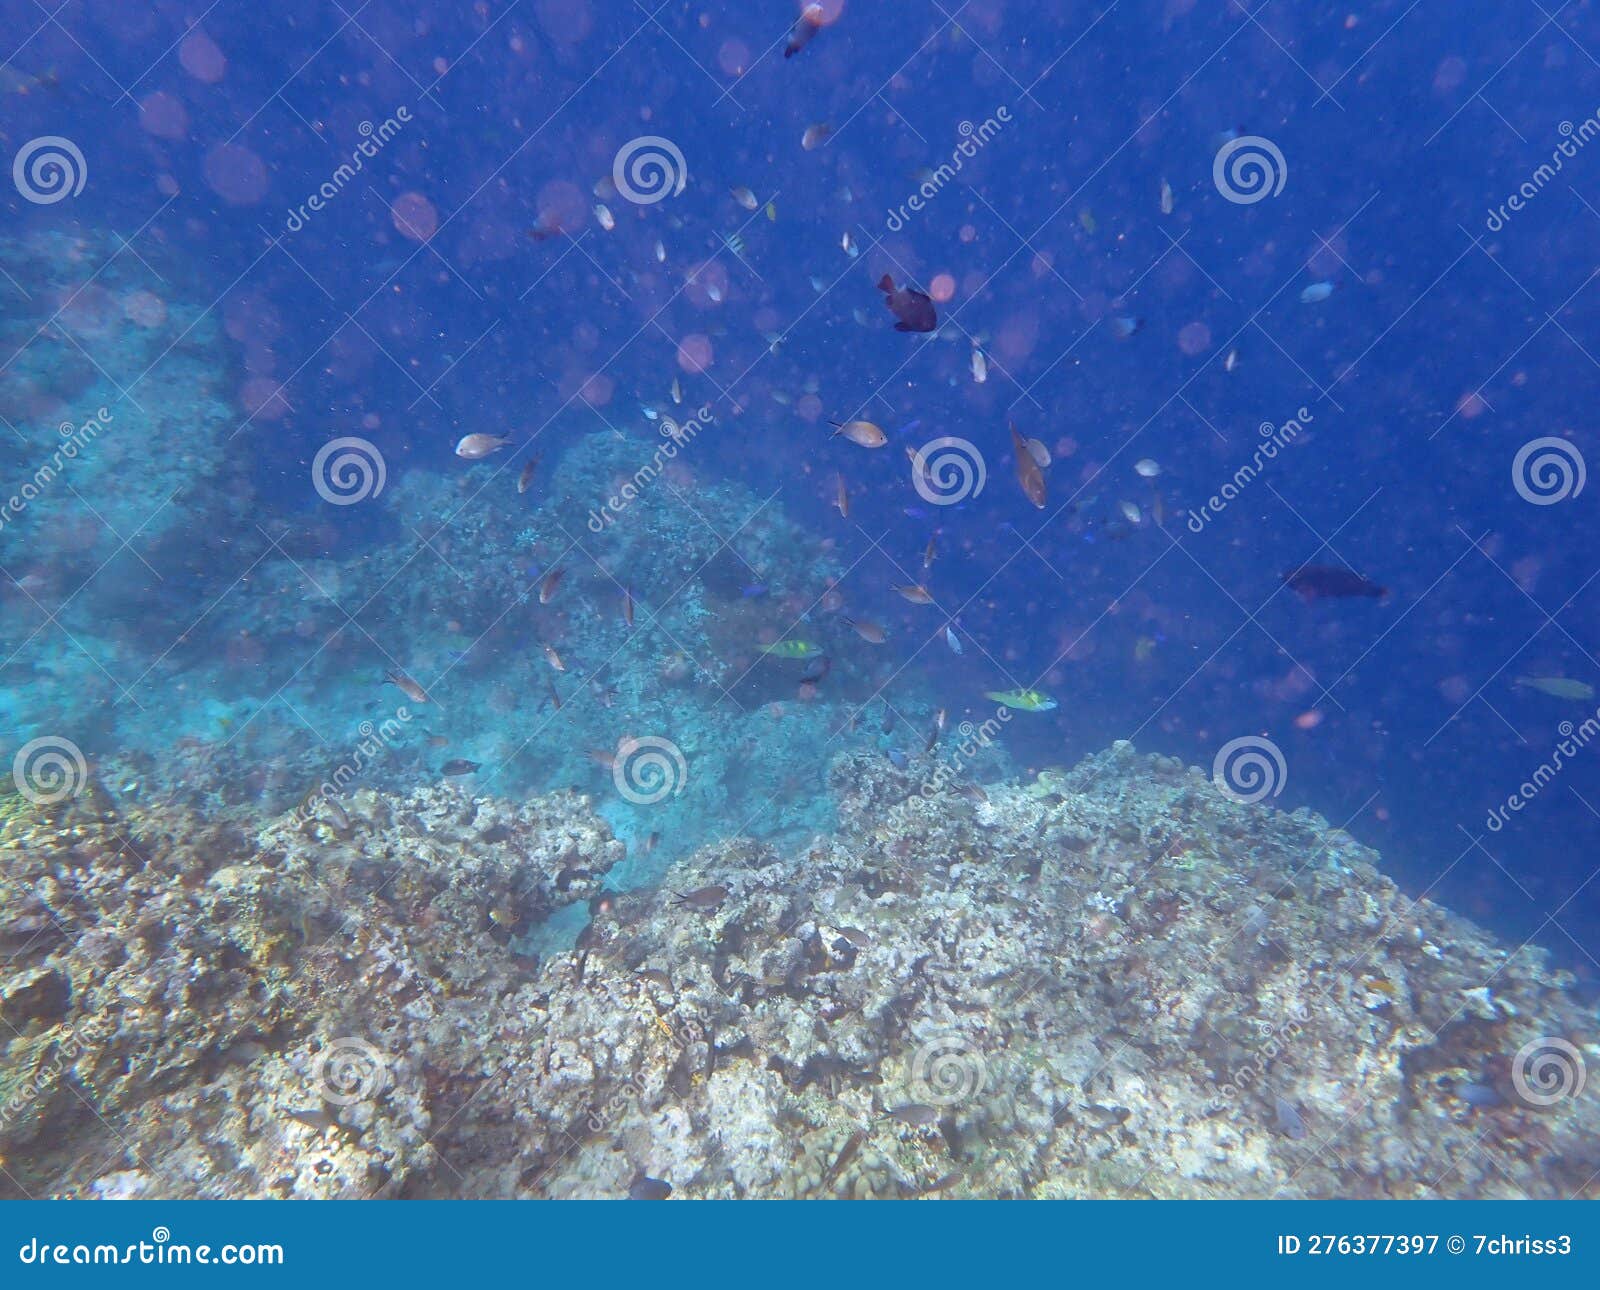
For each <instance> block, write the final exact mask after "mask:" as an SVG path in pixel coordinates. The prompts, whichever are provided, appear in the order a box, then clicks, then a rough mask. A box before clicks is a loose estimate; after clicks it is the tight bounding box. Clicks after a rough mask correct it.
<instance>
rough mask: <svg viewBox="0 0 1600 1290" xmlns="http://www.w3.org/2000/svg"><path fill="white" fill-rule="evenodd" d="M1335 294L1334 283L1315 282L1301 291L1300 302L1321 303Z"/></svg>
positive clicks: (1308, 303)
mask: <svg viewBox="0 0 1600 1290" xmlns="http://www.w3.org/2000/svg"><path fill="white" fill-rule="evenodd" d="M1332 294H1333V283H1331V282H1313V283H1312V284H1311V285H1310V286H1309V287H1307V288H1306V289H1305V290H1304V291H1302V292H1301V293H1300V303H1301V304H1303V305H1319V304H1321V303H1322V302H1323V301H1324V300H1326V299H1327V298H1328V297H1329V296H1331V295H1332Z"/></svg>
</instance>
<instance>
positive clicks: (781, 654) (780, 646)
mask: <svg viewBox="0 0 1600 1290" xmlns="http://www.w3.org/2000/svg"><path fill="white" fill-rule="evenodd" d="M761 652H762V653H763V654H772V655H774V656H776V657H777V658H810V657H811V656H812V655H813V654H815V653H816V652H817V646H815V645H813V644H812V643H811V642H810V641H795V640H788V641H774V642H773V643H772V644H771V645H763V646H762V647H761Z"/></svg>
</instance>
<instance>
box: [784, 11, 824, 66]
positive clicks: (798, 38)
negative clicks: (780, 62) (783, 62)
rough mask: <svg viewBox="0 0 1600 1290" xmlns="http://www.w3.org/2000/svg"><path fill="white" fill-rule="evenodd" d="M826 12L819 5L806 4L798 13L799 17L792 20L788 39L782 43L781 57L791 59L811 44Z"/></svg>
mask: <svg viewBox="0 0 1600 1290" xmlns="http://www.w3.org/2000/svg"><path fill="white" fill-rule="evenodd" d="M825 16H826V12H825V10H824V9H823V7H822V6H821V5H820V4H808V5H807V6H806V7H805V8H804V9H802V10H801V11H800V16H799V17H798V18H796V19H795V20H794V26H793V27H791V28H790V29H789V39H788V40H787V41H786V42H785V43H784V46H783V56H784V57H785V58H793V57H794V56H795V55H796V54H798V53H799V52H800V51H801V50H802V49H804V48H805V47H806V46H807V45H809V44H810V43H811V40H812V37H814V36H815V35H816V34H817V31H818V30H819V29H820V28H821V26H822V23H823V19H824V18H825Z"/></svg>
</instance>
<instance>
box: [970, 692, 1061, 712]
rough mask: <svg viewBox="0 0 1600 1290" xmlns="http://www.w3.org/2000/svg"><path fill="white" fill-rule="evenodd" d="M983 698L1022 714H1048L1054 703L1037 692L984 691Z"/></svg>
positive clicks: (1047, 696)
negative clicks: (1014, 709)
mask: <svg viewBox="0 0 1600 1290" xmlns="http://www.w3.org/2000/svg"><path fill="white" fill-rule="evenodd" d="M983 697H984V698H986V699H993V700H994V701H995V702H996V703H1003V704H1005V706H1006V707H1008V708H1016V709H1018V710H1019V711H1022V712H1049V711H1050V710H1051V709H1052V708H1054V707H1055V706H1056V701H1055V700H1054V699H1052V698H1051V697H1050V696H1049V695H1048V694H1041V693H1040V692H1039V691H1038V690H985V691H984V692H983Z"/></svg>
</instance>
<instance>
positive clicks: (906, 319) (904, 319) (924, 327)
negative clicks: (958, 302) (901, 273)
mask: <svg viewBox="0 0 1600 1290" xmlns="http://www.w3.org/2000/svg"><path fill="white" fill-rule="evenodd" d="M878 290H879V291H881V292H883V294H884V303H885V304H886V305H888V306H889V312H891V313H892V314H894V316H895V317H896V318H898V319H899V320H900V321H899V322H897V323H895V325H894V329H895V330H896V331H933V330H934V329H935V328H937V327H938V326H939V315H938V314H937V313H936V312H935V311H934V308H933V298H932V297H931V296H929V295H928V294H927V293H926V292H922V291H918V290H917V289H916V288H915V287H897V286H895V285H894V279H893V278H891V277H890V276H889V275H888V274H887V273H886V274H884V275H883V277H881V278H879V279H878Z"/></svg>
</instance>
